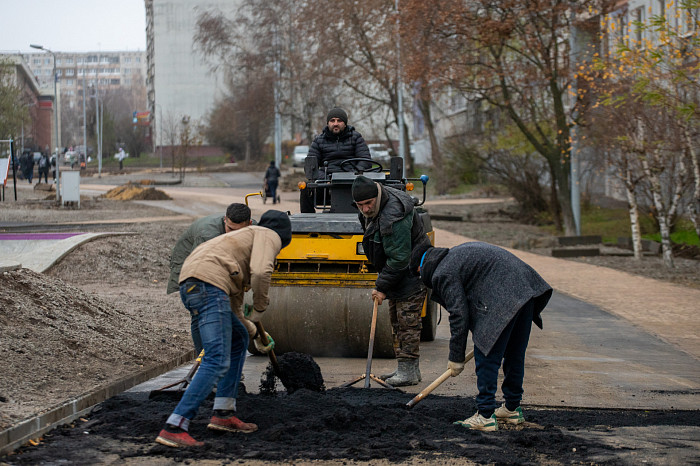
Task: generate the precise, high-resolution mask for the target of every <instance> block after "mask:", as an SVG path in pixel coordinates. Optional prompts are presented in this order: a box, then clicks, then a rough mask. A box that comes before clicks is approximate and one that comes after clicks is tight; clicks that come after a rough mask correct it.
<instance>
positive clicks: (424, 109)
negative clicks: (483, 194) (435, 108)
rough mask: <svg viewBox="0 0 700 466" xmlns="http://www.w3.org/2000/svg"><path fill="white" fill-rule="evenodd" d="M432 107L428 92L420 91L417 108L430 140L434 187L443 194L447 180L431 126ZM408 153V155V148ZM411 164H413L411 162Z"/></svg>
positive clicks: (443, 162) (432, 126) (438, 146)
mask: <svg viewBox="0 0 700 466" xmlns="http://www.w3.org/2000/svg"><path fill="white" fill-rule="evenodd" d="M431 105H432V98H431V97H430V94H429V90H425V91H424V90H423V89H421V94H420V99H419V101H418V108H419V109H420V112H421V115H422V116H423V121H424V122H425V127H426V129H427V130H428V138H429V140H430V158H431V161H432V166H433V167H434V168H435V169H436V170H434V171H433V173H434V174H435V175H436V176H435V181H436V183H435V186H436V189H437V193H438V194H445V193H446V192H447V187H448V186H447V182H446V181H447V180H446V179H445V176H444V174H445V170H444V167H445V161H444V160H443V158H442V153H441V152H440V145H439V143H438V138H437V134H435V125H434V124H433V117H432V112H431V111H430V106H431ZM408 152H409V153H410V152H411V151H410V147H409V150H408ZM412 162H415V161H413V160H412Z"/></svg>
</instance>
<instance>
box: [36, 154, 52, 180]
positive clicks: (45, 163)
mask: <svg viewBox="0 0 700 466" xmlns="http://www.w3.org/2000/svg"><path fill="white" fill-rule="evenodd" d="M50 165H51V161H50V160H49V154H47V153H46V152H42V154H41V158H40V159H39V180H38V181H37V183H41V177H42V176H43V177H44V182H45V183H47V184H48V182H49V167H50Z"/></svg>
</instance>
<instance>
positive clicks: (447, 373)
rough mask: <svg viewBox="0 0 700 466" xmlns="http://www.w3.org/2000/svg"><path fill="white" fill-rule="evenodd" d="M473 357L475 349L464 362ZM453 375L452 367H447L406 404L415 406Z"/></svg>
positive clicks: (411, 406)
mask: <svg viewBox="0 0 700 466" xmlns="http://www.w3.org/2000/svg"><path fill="white" fill-rule="evenodd" d="M473 357H474V350H471V351H470V352H469V353H467V356H466V357H465V358H464V362H465V363H466V362H467V361H469V360H470V359H471V358H473ZM451 376H452V371H451V370H450V369H447V370H446V371H445V372H443V374H442V375H441V376H440V377H438V378H437V379H435V381H434V382H433V383H431V384H430V385H428V386H427V387H425V388H424V389H423V391H422V392H420V393H419V394H418V395H416V396H414V397H413V399H412V400H411V401H409V402H408V403H406V406H407V407H409V408H413V407H414V406H415V405H416V404H417V403H418V402H419V401H420V400H422V399H423V398H425V397H426V396H428V395H430V392H432V391H433V390H435V389H436V388H438V387H439V386H440V385H442V383H443V382H444V381H445V380H447V379H449V378H450V377H451Z"/></svg>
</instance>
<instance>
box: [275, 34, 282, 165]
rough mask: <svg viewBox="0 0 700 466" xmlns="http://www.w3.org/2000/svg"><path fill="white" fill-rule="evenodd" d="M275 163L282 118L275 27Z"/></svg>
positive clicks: (279, 155) (279, 161) (278, 161)
mask: <svg viewBox="0 0 700 466" xmlns="http://www.w3.org/2000/svg"><path fill="white" fill-rule="evenodd" d="M274 92H275V165H277V167H280V166H281V165H282V120H281V117H280V57H279V36H278V34H277V29H276V28H275V89H274Z"/></svg>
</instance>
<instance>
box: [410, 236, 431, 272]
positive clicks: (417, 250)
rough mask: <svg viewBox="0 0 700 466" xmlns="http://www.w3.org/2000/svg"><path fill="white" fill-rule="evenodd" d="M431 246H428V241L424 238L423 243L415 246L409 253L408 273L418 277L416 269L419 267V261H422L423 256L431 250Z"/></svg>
mask: <svg viewBox="0 0 700 466" xmlns="http://www.w3.org/2000/svg"><path fill="white" fill-rule="evenodd" d="M432 247H433V245H432V244H430V240H429V239H428V237H427V236H425V238H424V241H421V242H420V243H418V244H416V245H415V246H414V247H413V250H412V251H411V262H410V264H409V266H408V271H409V273H410V274H411V275H413V276H416V275H418V267H420V265H421V260H422V259H423V254H425V252H426V251H427V250H428V249H430V248H432Z"/></svg>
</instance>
